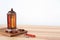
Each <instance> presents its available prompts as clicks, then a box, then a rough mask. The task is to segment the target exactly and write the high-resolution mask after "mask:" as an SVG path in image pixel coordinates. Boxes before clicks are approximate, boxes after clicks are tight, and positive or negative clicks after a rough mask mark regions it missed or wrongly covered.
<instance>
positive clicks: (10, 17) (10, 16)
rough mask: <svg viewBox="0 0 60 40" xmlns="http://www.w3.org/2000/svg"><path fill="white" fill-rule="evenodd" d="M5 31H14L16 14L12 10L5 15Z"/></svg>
mask: <svg viewBox="0 0 60 40" xmlns="http://www.w3.org/2000/svg"><path fill="white" fill-rule="evenodd" d="M7 29H16V12H15V11H13V8H11V11H9V12H8V13H7Z"/></svg>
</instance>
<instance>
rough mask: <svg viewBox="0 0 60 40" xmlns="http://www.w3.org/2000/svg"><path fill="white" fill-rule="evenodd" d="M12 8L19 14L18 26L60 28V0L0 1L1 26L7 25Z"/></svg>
mask: <svg viewBox="0 0 60 40" xmlns="http://www.w3.org/2000/svg"><path fill="white" fill-rule="evenodd" d="M11 8H13V9H14V11H15V12H16V14H17V25H52V26H55V25H56V26H57V25H59V26H60V0H0V25H3V24H4V25H5V24H7V13H8V11H10V9H11Z"/></svg>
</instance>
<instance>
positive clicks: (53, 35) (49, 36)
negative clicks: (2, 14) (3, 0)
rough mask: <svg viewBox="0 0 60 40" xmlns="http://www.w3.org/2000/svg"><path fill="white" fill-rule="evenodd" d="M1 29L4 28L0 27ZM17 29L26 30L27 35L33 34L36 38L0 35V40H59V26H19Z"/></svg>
mask: <svg viewBox="0 0 60 40" xmlns="http://www.w3.org/2000/svg"><path fill="white" fill-rule="evenodd" d="M3 27H6V26H0V28H3ZM17 28H21V29H25V30H28V33H29V34H34V35H36V37H35V38H26V37H24V36H22V35H19V36H16V37H7V36H3V35H1V34H0V40H60V26H46V25H19V26H17Z"/></svg>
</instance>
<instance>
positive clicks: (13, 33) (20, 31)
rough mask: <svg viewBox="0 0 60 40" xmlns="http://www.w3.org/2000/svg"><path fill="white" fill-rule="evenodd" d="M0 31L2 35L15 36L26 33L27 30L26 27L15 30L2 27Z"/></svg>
mask: <svg viewBox="0 0 60 40" xmlns="http://www.w3.org/2000/svg"><path fill="white" fill-rule="evenodd" d="M0 33H1V34H2V35H6V36H9V37H13V36H17V35H22V34H26V33H27V31H26V30H24V29H13V30H10V29H7V28H1V29H0Z"/></svg>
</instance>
